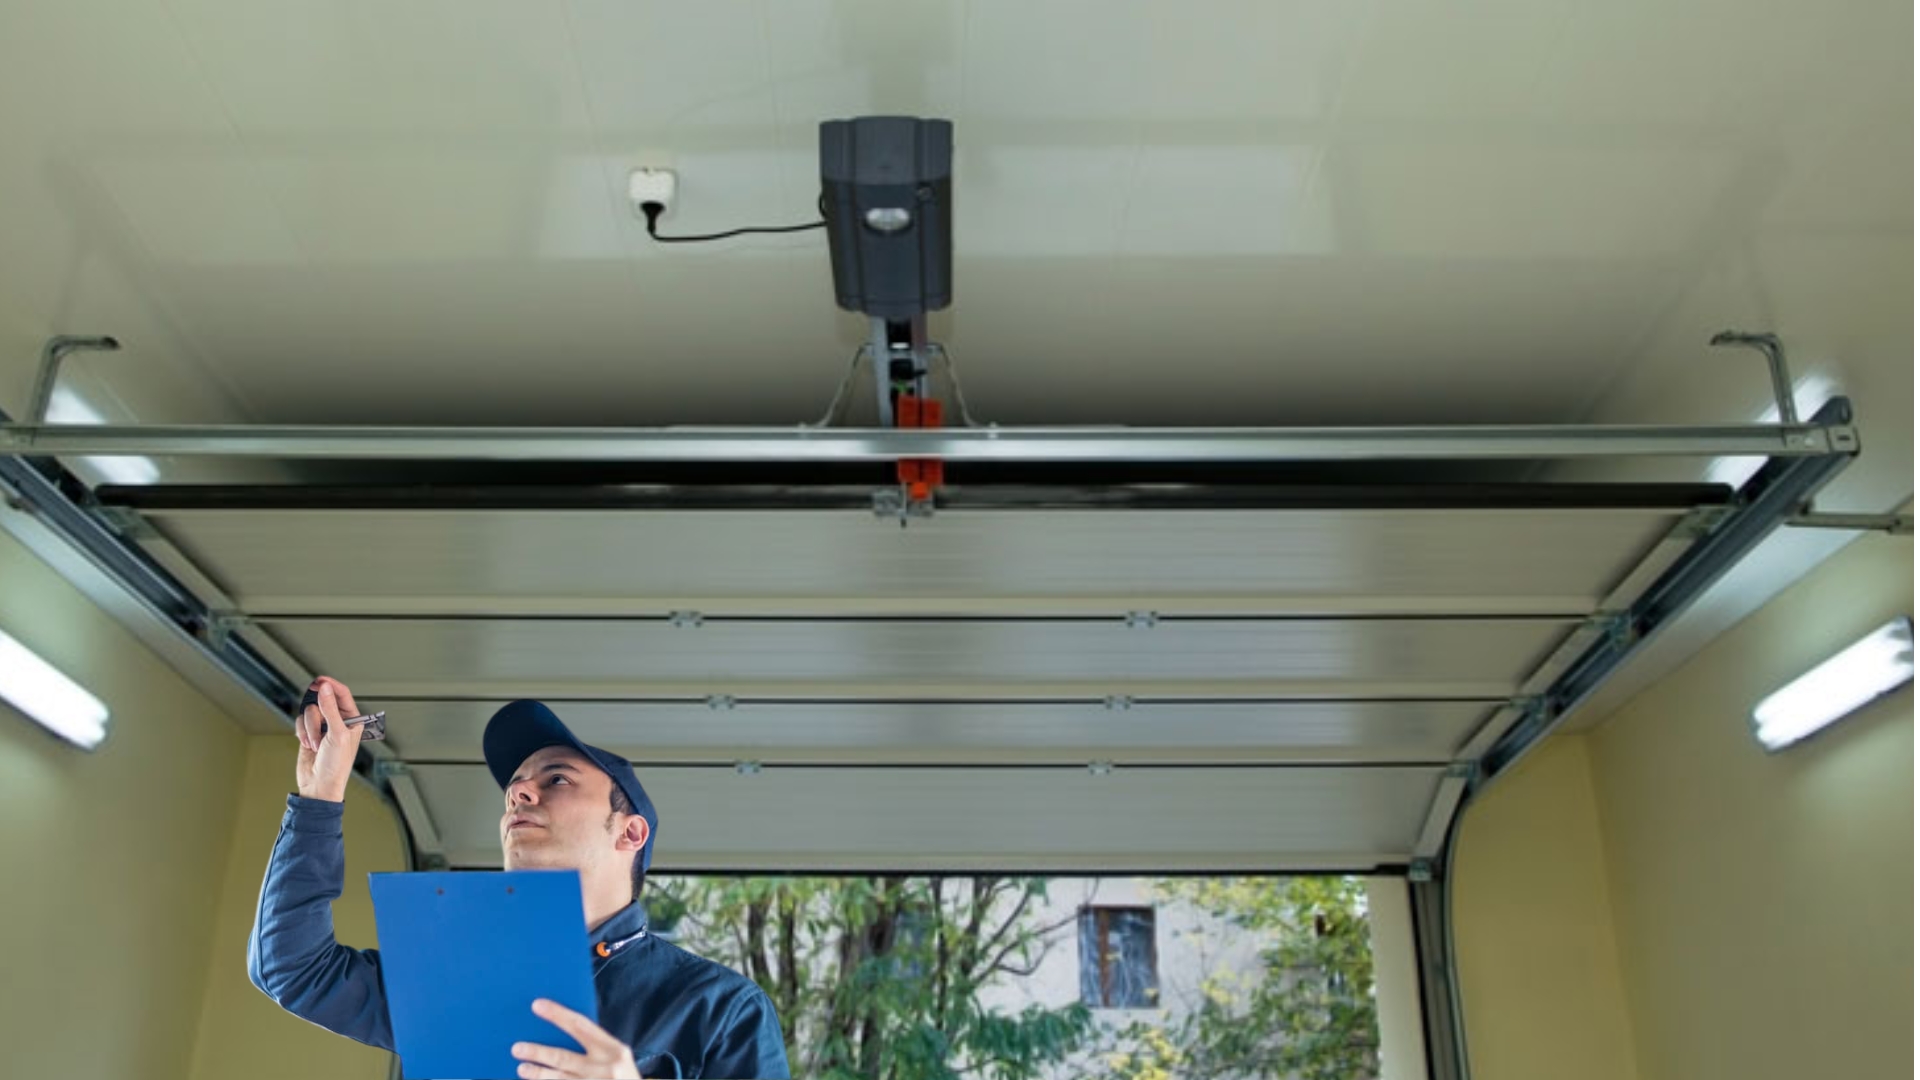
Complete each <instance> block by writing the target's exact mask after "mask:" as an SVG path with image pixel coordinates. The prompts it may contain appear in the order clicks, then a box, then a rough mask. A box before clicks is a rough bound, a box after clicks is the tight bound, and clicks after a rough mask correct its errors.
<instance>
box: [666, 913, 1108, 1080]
mask: <svg viewBox="0 0 1920 1080" xmlns="http://www.w3.org/2000/svg"><path fill="white" fill-rule="evenodd" d="M1045 892H1046V882H1045V880H1044V879H1041V878H1013V877H964V878H948V877H919V878H901V877H843V878H807V877H789V878H704V877H703V878H668V877H658V878H656V879H654V880H653V881H652V882H650V884H649V896H648V909H649V912H650V914H651V916H652V920H653V925H654V928H655V930H656V931H658V932H662V933H665V934H667V935H669V936H671V937H672V938H673V939H674V940H675V941H676V942H678V943H679V944H681V945H684V946H685V947H687V948H689V949H692V950H693V951H694V952H697V953H699V954H701V955H703V956H706V957H709V958H711V959H714V960H718V961H720V962H721V963H724V964H727V965H729V966H731V967H734V968H736V969H737V970H739V971H741V972H743V973H745V974H747V975H748V976H750V977H751V978H752V979H753V980H754V981H755V982H757V983H759V984H760V987H761V988H762V989H764V990H765V991H766V992H767V995H768V996H769V997H770V998H772V1000H773V1003H774V1007H775V1009H776V1010H777V1011H778V1013H779V1016H780V1020H781V1025H782V1029H783V1031H784V1034H785V1036H786V1041H787V1060H788V1062H789V1063H790V1064H791V1066H792V1070H793V1074H794V1075H795V1076H807V1077H821V1078H826V1080H850V1078H853V1077H861V1078H867V1077H875V1078H884V1080H954V1078H958V1077H961V1076H968V1077H983V1078H991V1080H1021V1078H1026V1077H1032V1076H1037V1075H1040V1074H1042V1073H1043V1072H1044V1071H1046V1069H1047V1067H1048V1066H1050V1065H1052V1064H1054V1063H1057V1062H1060V1061H1063V1060H1065V1059H1067V1058H1068V1057H1069V1056H1070V1055H1071V1054H1073V1053H1074V1051H1076V1050H1077V1049H1079V1048H1080V1047H1081V1046H1082V1044H1083V1043H1084V1042H1085V1041H1086V1039H1087V1038H1088V1037H1089V1035H1090V1034H1091V1032H1092V1020H1091V1016H1090V1014H1089V1013H1088V1011H1087V1010H1086V1009H1085V1008H1084V1007H1083V1006H1081V1005H1079V1004H1072V1005H1068V1006H1063V1007H1058V1008H1049V1007H1045V1006H1041V1005H1029V1006H1026V1007H1024V1008H1022V1009H1019V1010H1017V1011H1013V1012H1002V1011H994V1010H991V1009H988V1008H986V1007H985V1006H984V1005H983V1004H982V1003H981V992H982V990H983V989H985V988H987V987H988V986H990V985H992V984H994V983H996V982H998V981H999V980H1004V979H1017V978H1020V977H1023V976H1025V975H1028V974H1031V973H1032V972H1033V971H1034V969H1035V968H1036V967H1037V966H1038V965H1039V963H1040V960H1041V957H1042V956H1043V955H1044V953H1045V950H1046V948H1047V940H1046V936H1047V935H1048V934H1049V933H1051V932H1052V931H1053V930H1055V929H1057V927H1049V926H1043V925H1040V923H1039V912H1038V907H1039V905H1040V903H1041V902H1042V901H1043V900H1044V897H1045Z"/></svg>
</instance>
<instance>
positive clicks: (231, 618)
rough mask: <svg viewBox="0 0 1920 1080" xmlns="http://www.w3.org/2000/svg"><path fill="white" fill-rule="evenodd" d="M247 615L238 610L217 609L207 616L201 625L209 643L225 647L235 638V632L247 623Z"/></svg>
mask: <svg viewBox="0 0 1920 1080" xmlns="http://www.w3.org/2000/svg"><path fill="white" fill-rule="evenodd" d="M247 622H248V620H247V617H246V615H245V614H244V613H242V612H238V611H216V612H214V613H212V614H211V615H209V616H207V621H206V622H205V623H204V624H203V625H202V626H201V633H202V634H203V635H205V637H206V639H207V644H208V645H210V646H212V647H213V648H215V649H224V648H226V647H227V644H228V643H229V642H231V641H232V640H233V632H234V631H235V630H239V629H241V628H242V627H244V626H246V625H247Z"/></svg>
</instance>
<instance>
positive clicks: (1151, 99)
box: [0, 0, 1912, 424]
mask: <svg viewBox="0 0 1920 1080" xmlns="http://www.w3.org/2000/svg"><path fill="white" fill-rule="evenodd" d="M1911 20H1912V9H1911V5H1908V4H1904V3H1900V2H1898V0H1878V2H1847V3H1835V2H1826V0H1823V2H1813V0H1808V2H1798V3H1779V4H1770V5H1766V6H1765V7H1764V8H1760V7H1756V6H1755V5H1752V4H1750V3H1744V2H1740V0H1685V2H1673V0H1658V2H1655V0H1647V2H1617V3H1607V4H1591V3H1578V2H1575V0H1493V2H1466V3H1461V2H1446V3H1440V2H1427V0H1294V2H1271V0H1231V2H1228V0H1215V2H1208V3H1190V4H1180V5H1170V4H1164V3H1151V2H1147V0H1136V2H1125V0H1088V2H1078V3H1046V2H1041V3H1033V2H1021V3H1013V2H990V0H974V2H970V3H952V4H912V5H903V4H897V3H883V2H849V0H816V2H809V3H801V2H787V0H777V2H776V0H757V2H756V0H699V2H688V0H681V2H674V3H647V2H633V0H612V2H571V3H526V2H524V0H443V2H417V3H408V4H404V5H393V4H388V3H381V2H339V0H326V2H313V3H287V2H276V0H244V2H243V0H166V2H163V3H159V4H153V5H131V6H130V5H126V4H121V3H112V2H108V0H92V2H89V0H46V2H38V3H36V2H14V3H10V4H8V5H6V7H5V10H4V12H0V136H3V137H0V191H4V192H5V194H6V198H5V199H3V200H0V235H4V236H5V237H6V243H5V244H4V245H0V365H4V366H3V367H0V374H4V381H3V382H0V388H4V390H5V391H6V393H4V394H3V395H0V397H3V398H4V400H5V401H6V403H8V404H9V405H12V406H14V407H15V410H16V411H17V407H18V404H19V403H20V402H21V400H22V399H23V397H24V391H25V387H26V385H27V380H28V377H29V373H30V369H31V366H32V359H33V355H34V353H35V351H36V350H37V348H38V346H39V344H40V342H41V340H42V339H43V338H44V337H45V336H46V335H47V334H48V333H50V332H55V331H58V332H69V333H93V332H105V333H113V334H116V335H118V336H119V337H120V338H121V339H122V340H123V341H125V342H126V344H127V351H126V352H125V353H123V354H122V355H120V356H117V357H85V358H82V359H81V360H80V361H78V363H77V364H76V367H77V368H82V369H86V370H84V371H81V372H80V373H78V375H77V378H78V380H79V381H78V382H77V383H76V385H77V386H79V387H80V388H81V389H82V390H84V391H85V392H86V393H87V394H88V395H89V396H90V397H92V398H94V399H103V400H101V401H100V403H101V407H102V408H103V410H104V411H107V412H108V413H110V414H119V413H121V412H122V411H123V410H124V412H126V413H131V414H132V415H133V416H135V417H137V418H138V419H143V420H188V419H224V418H236V419H251V420H257V421H292V420H307V421H335V422H352V421H355V420H387V421H419V422H434V421H443V420H446V421H450V420H455V419H459V420H468V421H474V422H517V421H550V422H573V421H581V422H585V421H599V422H608V423H643V424H651V423H667V422H719V421H729V422H732V421H739V422H789V421H794V420H798V419H810V418H811V417H812V416H814V415H815V414H816V413H817V412H818V410H819V409H820V407H821V406H822V405H824V403H825V401H826V399H827V397H828V396H829V395H830V393H831V391H832V387H833V384H834V382H835V380H836V379H837V377H838V376H839V374H840V371H841V368H842V366H843V364H844V361H845V358H846V356H847V354H848V352H849V350H850V349H851V348H852V346H853V345H854V344H855V343H857V341H858V340H859V337H860V335H861V333H862V327H861V325H860V321H859V320H858V319H856V318H855V317H852V316H849V315H846V314H844V313H841V312H838V311H837V310H836V309H835V308H834V306H833V303H832V297H831V292H830V289H829V280H828V275H827V269H826V259H825V250H824V241H823V240H822V239H821V237H820V236H819V234H809V235H802V236H799V237H789V238H765V237H763V238H755V239H743V240H739V241H733V242H729V243H727V244H724V245H718V246H715V247H711V248H704V249H688V248H673V249H662V248H658V247H654V246H650V244H649V241H648V240H647V238H646V237H645V235H644V232H643V231H642V230H641V228H640V227H639V223H638V222H637V221H636V220H635V218H634V217H633V215H632V214H631V213H630V212H629V211H628V210H627V208H626V207H625V205H624V203H623V196H622V192H623V191H624V177H625V174H626V172H627V170H629V169H630V168H632V167H634V166H637V165H642V164H653V165H667V166H671V167H673V168H676V169H678V170H679V171H680V174H681V177H682V192H683V199H682V204H681V206H680V207H679V208H678V211H677V213H676V214H675V216H674V217H673V218H672V219H671V220H670V222H669V224H670V225H672V226H673V227H675V228H680V229H686V230H704V229H709V228H719V227H728V226H734V225H741V224H750V223H783V222H791V221H797V220H804V219H806V218H808V217H810V216H811V209H812V206H813V197H814V193H815V191H816V190H817V171H816V163H815V158H814V140H815V125H816V124H817V122H818V121H819V120H821V119H824V118H829V117H836V116H847V115H856V114H864V113H874V112H891V113H917V114H925V115H937V116H945V117H950V118H952V119H954V120H955V122H956V124H957V142H958V155H957V183H956V196H955V199H956V206H957V233H956V235H957V240H956V244H957V248H958V254H957V257H956V305H955V308H954V310H953V311H952V312H951V313H950V314H948V315H946V316H944V317H942V318H940V319H938V320H936V325H935V329H936V333H937V336H939V337H941V338H942V339H944V340H946V341H947V342H948V343H949V344H950V345H952V347H953V348H954V351H955V353H956V354H957V356H958V357H959V359H960V362H961V364H962V366H963V371H964V373H965V375H966V378H967V382H968V385H969V389H970V391H971V393H970V397H971V398H972V402H973V405H974V408H975V411H976V412H978V413H980V414H981V415H982V416H983V417H986V418H991V419H997V420H1000V421H1002V422H1008V423H1028V422H1041V421H1052V422H1066V421H1108V422H1113V421H1119V422H1134V423H1147V422H1170V423H1171V422H1180V423H1227V422H1251V423H1279V422H1302V421H1310V422H1317V423H1393V422H1408V421H1415V420H1433V421H1465V420H1489V421H1498V420H1514V419H1530V420H1544V421H1561V420H1566V421H1571V420H1576V419H1580V418H1581V417H1583V416H1584V415H1586V414H1587V413H1588V412H1589V411H1590V410H1591V409H1593V408H1594V406H1595V403H1596V402H1598V401H1601V400H1602V399H1603V397H1604V395H1605V394H1606V393H1607V392H1608V391H1609V389H1610V388H1613V387H1616V386H1617V385H1618V383H1619V381H1620V380H1621V379H1622V378H1623V377H1625V376H1626V375H1627V374H1630V373H1631V371H1632V370H1633V369H1634V366H1635V361H1636V358H1638V357H1641V356H1642V354H1643V352H1644V350H1645V349H1646V348H1647V347H1648V346H1649V345H1650V344H1651V343H1652V342H1653V341H1654V340H1656V337H1655V335H1656V329H1657V327H1658V326H1659V325H1660V324H1661V321H1662V318H1663V316H1665V315H1666V314H1668V313H1670V312H1671V311H1672V310H1673V309H1674V308H1675V306H1676V305H1677V304H1679V303H1681V302H1682V301H1683V300H1684V299H1685V298H1686V297H1687V296H1689V295H1690V294H1691V292H1692V291H1693V290H1695V289H1696V288H1698V287H1699V285H1700V283H1701V281H1702V279H1703V276H1705V275H1707V274H1709V273H1712V272H1714V270H1715V268H1716V267H1718V266H1720V265H1721V263H1722V261H1723V260H1724V258H1725V256H1726V255H1727V254H1728V253H1729V252H1730V251H1738V250H1744V249H1747V248H1751V247H1753V246H1754V245H1755V244H1756V243H1757V242H1760V241H1771V240H1776V239H1780V238H1785V240H1784V242H1791V243H1795V244H1798V245H1800V246H1801V247H1802V248H1805V247H1807V246H1808V245H1812V246H1814V247H1816V248H1817V249H1818V250H1819V251H1820V252H1822V253H1823V254H1824V256H1825V261H1823V262H1822V263H1821V264H1819V265H1818V266H1809V267H1806V268H1805V269H1804V270H1803V273H1804V274H1805V275H1806V276H1807V277H1809V278H1810V279H1812V280H1808V281H1805V282H1804V283H1803V288H1802V289H1801V290H1800V291H1801V292H1803V293H1808V294H1810V295H1809V296H1808V297H1807V298H1806V299H1805V300H1804V303H1808V304H1813V305H1815V306H1817V305H1818V304H1820V303H1822V302H1828V303H1831V304H1838V305H1841V306H1843V307H1844V306H1848V305H1853V304H1857V303H1858V302H1859V301H1858V300H1857V298H1855V297H1854V296H1853V294H1856V293H1857V292H1858V291H1859V288H1860V285H1861V284H1862V283H1861V282H1858V281H1850V280H1848V279H1849V278H1850V277H1851V276H1852V275H1853V274H1854V272H1855V271H1857V270H1858V269H1859V267H1858V264H1857V261H1850V260H1853V259H1854V255H1855V254H1857V252H1858V249H1860V248H1861V247H1862V246H1863V245H1864V246H1867V247H1872V246H1874V245H1882V246H1885V245H1892V246H1895V247H1898V248H1900V249H1901V250H1903V251H1910V233H1911V208H1910V203H1909V201H1908V197H1909V194H1910V191H1911V149H1912V126H1911V108H1910V97H1909V92H1910V83H1911V71H1912V55H1911V52H1910V51H1909V50H1910V45H1909V43H1910V41H1911ZM1836 260H1837V262H1836ZM1904 265H1905V264H1904V263H1899V262H1897V261H1896V262H1895V263H1893V264H1890V265H1889V266H1888V267H1886V269H1894V270H1897V269H1900V267H1901V266H1904ZM1836 277H1838V278H1839V279H1840V280H1837V281H1836V280H1835V278H1836ZM1892 292H1894V293H1898V294H1899V297H1900V299H1899V300H1898V301H1897V302H1898V303H1904V302H1905V301H1904V297H1905V296H1906V295H1907V293H1906V290H1904V289H1895V290H1892ZM1783 299H1784V298H1783ZM1797 306H1798V305H1796V307H1797ZM1741 314H1743V315H1744V314H1746V313H1745V312H1741ZM1763 314H1771V315H1773V316H1774V318H1773V319H1772V320H1771V321H1773V322H1775V323H1778V322H1782V321H1784V319H1785V316H1786V315H1787V314H1789V309H1788V305H1786V304H1784V303H1783V304H1781V305H1779V306H1778V307H1776V308H1775V309H1774V310H1772V311H1771V312H1767V313H1763ZM1709 321H1711V320H1709ZM1775 328H1776V329H1781V330H1782V332H1783V333H1786V332H1790V331H1791V330H1792V329H1793V328H1792V327H1782V326H1776V327H1775ZM1702 340H1703V337H1702V336H1695V335H1691V334H1689V335H1687V336H1686V337H1685V338H1684V339H1683V340H1680V341H1677V342H1663V343H1662V344H1663V346H1665V347H1666V348H1668V349H1670V350H1672V351H1671V352H1669V353H1667V354H1666V355H1665V357H1664V361H1665V362H1666V363H1670V364H1685V365H1688V366H1706V365H1709V364H1711V365H1712V366H1713V367H1714V369H1715V370H1716V371H1718V372H1722V373H1727V372H1730V371H1737V372H1738V374H1737V376H1735V375H1731V374H1728V375H1725V377H1728V378H1735V377H1737V378H1739V379H1742V380H1749V381H1752V382H1753V383H1754V385H1756V386H1759V385H1762V384H1761V382H1760V381H1759V380H1757V379H1750V377H1751V376H1752V375H1753V374H1754V373H1753V372H1751V371H1748V370H1743V369H1742V365H1741V364H1739V363H1737V362H1736V363H1729V362H1725V361H1708V360H1706V359H1705V356H1704V353H1703V350H1702V349H1701V348H1700V346H1701V341H1702ZM1907 356H1910V353H1909V354H1907ZM1839 359H1842V360H1844V361H1846V362H1849V363H1852V362H1855V361H1856V360H1858V359H1859V358H1858V357H1856V356H1853V355H1845V356H1842V357H1840V358H1839ZM1903 362H1904V359H1903ZM1664 370H1665V369H1664V367H1663V368H1662V372H1663V374H1660V375H1656V376H1655V377H1654V380H1653V382H1654V385H1655V386H1656V387H1659V386H1664V385H1666V380H1665V376H1664ZM1706 411H1707V412H1708V413H1713V412H1714V411H1715V409H1714V408H1712V407H1709V408H1708V409H1707V410H1706ZM1718 418H1722V419H1724V418H1727V414H1726V413H1725V411H1724V410H1720V411H1719V416H1718Z"/></svg>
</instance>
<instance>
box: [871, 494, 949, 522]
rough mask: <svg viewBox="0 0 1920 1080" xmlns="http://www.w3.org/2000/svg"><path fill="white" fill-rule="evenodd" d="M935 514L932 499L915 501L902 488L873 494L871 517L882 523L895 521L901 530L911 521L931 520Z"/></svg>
mask: <svg viewBox="0 0 1920 1080" xmlns="http://www.w3.org/2000/svg"><path fill="white" fill-rule="evenodd" d="M934 512H935V507H934V501H933V500H932V499H915V498H912V497H910V496H909V495H908V493H907V491H906V490H905V489H904V488H899V487H890V488H880V489H878V490H876V491H875V492H874V493H873V516H874V517H877V518H879V519H881V520H882V521H897V522H899V523H900V527H901V528H903V529H904V528H906V527H907V523H908V522H909V521H911V520H913V519H916V518H917V519H919V520H922V521H927V520H931V519H932V518H933V515H934Z"/></svg>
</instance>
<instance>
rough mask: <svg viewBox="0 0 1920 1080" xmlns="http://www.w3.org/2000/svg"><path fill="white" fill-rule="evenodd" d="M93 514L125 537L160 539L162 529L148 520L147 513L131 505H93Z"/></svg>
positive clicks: (130, 538) (129, 538)
mask: <svg viewBox="0 0 1920 1080" xmlns="http://www.w3.org/2000/svg"><path fill="white" fill-rule="evenodd" d="M93 514H94V516H95V517H97V518H99V519H100V520H101V521H103V522H105V523H106V524H107V527H109V528H111V529H112V530H113V531H115V532H117V533H119V534H120V536H121V537H122V538H123V539H126V540H158V539H160V530H158V529H156V528H154V527H153V522H151V521H148V520H147V519H146V516H145V515H143V514H141V513H140V511H138V510H135V509H134V508H133V507H131V506H105V505H96V506H94V507H93Z"/></svg>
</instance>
